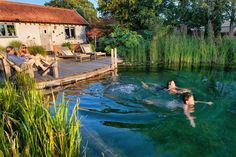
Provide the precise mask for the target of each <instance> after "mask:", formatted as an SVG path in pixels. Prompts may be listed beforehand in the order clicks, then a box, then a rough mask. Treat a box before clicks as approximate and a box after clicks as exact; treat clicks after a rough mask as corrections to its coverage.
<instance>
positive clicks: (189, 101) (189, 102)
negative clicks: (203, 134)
mask: <svg viewBox="0 0 236 157" xmlns="http://www.w3.org/2000/svg"><path fill="white" fill-rule="evenodd" d="M183 102H184V106H183V109H184V114H185V115H186V117H187V118H188V120H189V121H190V124H191V126H192V127H194V128H195V126H196V125H195V121H194V119H195V117H193V116H192V115H191V113H193V112H194V105H195V103H203V104H208V105H212V104H213V103H212V102H205V101H195V100H194V97H193V95H192V94H191V93H185V94H184V96H183Z"/></svg>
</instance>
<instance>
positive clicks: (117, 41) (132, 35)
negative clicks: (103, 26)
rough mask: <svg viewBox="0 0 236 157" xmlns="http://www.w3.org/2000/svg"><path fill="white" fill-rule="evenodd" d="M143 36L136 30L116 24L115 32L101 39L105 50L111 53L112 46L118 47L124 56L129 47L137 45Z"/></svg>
mask: <svg viewBox="0 0 236 157" xmlns="http://www.w3.org/2000/svg"><path fill="white" fill-rule="evenodd" d="M142 40H143V38H142V36H141V35H139V34H138V33H137V32H135V31H130V30H128V29H126V28H122V27H120V26H114V28H113V32H112V33H111V34H110V35H108V36H105V37H102V38H100V39H99V42H100V43H101V44H102V46H103V47H104V50H105V51H106V52H108V53H110V51H111V49H112V48H115V47H116V48H118V53H119V54H120V55H121V56H124V54H126V53H127V52H128V51H129V49H132V48H135V47H137V46H138V45H139V44H140V42H142Z"/></svg>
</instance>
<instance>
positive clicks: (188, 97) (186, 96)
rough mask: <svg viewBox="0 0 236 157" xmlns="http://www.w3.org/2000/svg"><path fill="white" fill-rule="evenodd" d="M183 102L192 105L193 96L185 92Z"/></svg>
mask: <svg viewBox="0 0 236 157" xmlns="http://www.w3.org/2000/svg"><path fill="white" fill-rule="evenodd" d="M183 102H184V104H186V105H194V104H195V102H194V97H193V95H192V94H191V93H185V94H184V97H183Z"/></svg>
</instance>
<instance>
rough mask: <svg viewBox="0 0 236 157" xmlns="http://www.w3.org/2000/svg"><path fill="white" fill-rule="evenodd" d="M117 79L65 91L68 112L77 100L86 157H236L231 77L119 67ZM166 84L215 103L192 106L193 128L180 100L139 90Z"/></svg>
mask: <svg viewBox="0 0 236 157" xmlns="http://www.w3.org/2000/svg"><path fill="white" fill-rule="evenodd" d="M118 75H119V76H118V77H117V78H116V79H114V78H112V77H111V76H106V77H103V78H100V79H97V80H93V81H90V82H83V84H81V83H79V84H77V85H75V86H73V87H71V88H68V89H66V90H64V94H65V98H66V99H67V100H69V107H70V109H71V110H72V109H73V107H74V105H75V102H76V99H78V98H79V99H80V108H81V110H80V111H79V116H80V119H81V124H82V125H81V136H82V145H83V146H82V150H85V151H84V153H85V154H86V155H87V156H89V157H100V156H129V157H195V156H196V157H199V156H202V157H222V156H224V157H234V156H236V71H234V70H231V71H224V70H222V69H216V70H210V69H207V68H206V69H205V70H199V69H195V70H193V69H192V70H191V69H181V70H178V69H175V68H151V69H150V68H142V67H141V68H137V67H135V68H131V67H126V68H125V67H120V69H119V73H118ZM170 79H173V80H175V81H176V84H177V85H178V86H180V87H185V88H189V89H191V90H192V92H193V94H194V96H195V99H196V100H204V101H212V102H213V103H214V105H213V106H208V105H204V104H197V105H196V106H195V112H194V113H193V114H192V115H193V116H195V117H196V120H195V122H196V128H192V127H191V125H190V124H189V121H188V120H187V119H186V117H185V115H184V113H183V109H182V101H181V95H170V94H169V93H168V92H166V91H158V92H157V91H156V90H155V88H149V89H145V88H143V87H142V84H141V81H144V82H146V83H152V84H153V85H154V86H162V85H163V86H164V85H165V84H166V82H167V81H168V80H170ZM61 95H62V93H59V96H58V101H60V98H61ZM146 100H148V101H152V102H154V104H153V105H149V104H147V103H146Z"/></svg>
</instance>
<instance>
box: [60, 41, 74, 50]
mask: <svg viewBox="0 0 236 157" xmlns="http://www.w3.org/2000/svg"><path fill="white" fill-rule="evenodd" d="M61 46H63V47H68V48H69V49H70V50H71V49H72V48H71V43H70V42H65V43H63V44H62V45H61Z"/></svg>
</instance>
